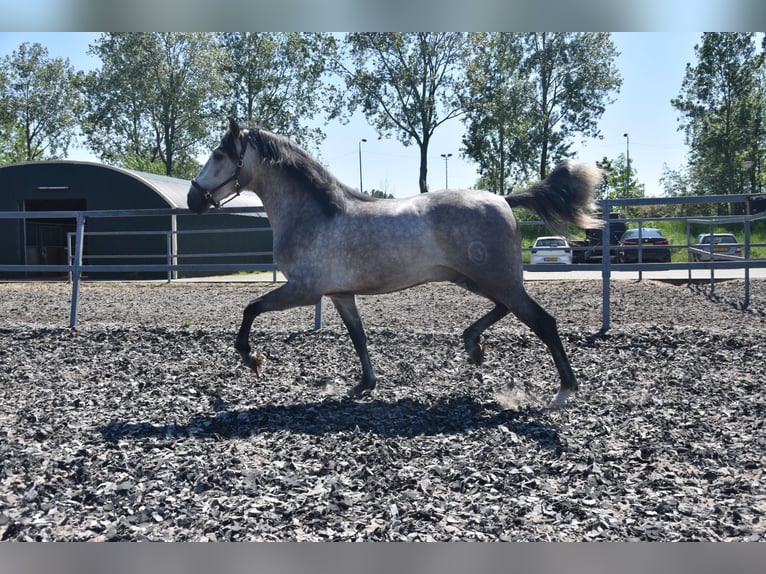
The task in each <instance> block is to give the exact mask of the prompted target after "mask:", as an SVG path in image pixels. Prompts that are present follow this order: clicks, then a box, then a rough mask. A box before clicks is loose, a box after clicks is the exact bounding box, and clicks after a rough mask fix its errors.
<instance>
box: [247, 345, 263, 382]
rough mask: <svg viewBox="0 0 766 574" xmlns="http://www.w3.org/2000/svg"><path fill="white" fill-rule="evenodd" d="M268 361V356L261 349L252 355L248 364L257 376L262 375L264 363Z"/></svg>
mask: <svg viewBox="0 0 766 574" xmlns="http://www.w3.org/2000/svg"><path fill="white" fill-rule="evenodd" d="M265 362H266V357H264V355H263V353H261V352H260V351H256V352H255V353H254V354H252V355H250V361H249V362H248V363H247V366H248V367H250V370H251V371H253V372H254V373H255V376H257V377H260V376H261V375H262V374H263V364H264V363H265Z"/></svg>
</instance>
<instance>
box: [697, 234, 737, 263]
mask: <svg viewBox="0 0 766 574" xmlns="http://www.w3.org/2000/svg"><path fill="white" fill-rule="evenodd" d="M711 245H712V246H713V252H712V253H710V246H711ZM693 247H695V248H696V249H702V250H704V251H706V252H707V253H699V252H697V251H690V255H691V256H692V260H693V261H710V260H711V259H721V258H720V257H718V256H719V255H729V256H732V257H742V245H741V244H740V243H739V241H737V236H736V235H734V234H733V233H713V234H710V233H700V234H699V235H698V236H697V243H696V244H695V245H694V246H693ZM711 255H712V257H711Z"/></svg>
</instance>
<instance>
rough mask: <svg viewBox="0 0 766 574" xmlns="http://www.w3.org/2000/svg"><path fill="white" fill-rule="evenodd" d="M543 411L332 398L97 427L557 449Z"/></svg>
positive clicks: (124, 434)
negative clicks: (512, 437) (516, 439)
mask: <svg viewBox="0 0 766 574" xmlns="http://www.w3.org/2000/svg"><path fill="white" fill-rule="evenodd" d="M542 413H543V409H538V408H533V407H529V408H527V409H524V410H520V411H510V410H503V411H496V410H493V411H489V410H488V409H486V408H485V406H484V405H482V404H481V403H479V402H478V401H476V399H475V398H473V397H468V396H461V397H450V398H447V399H444V400H442V401H438V402H436V403H434V404H430V405H427V404H424V403H422V402H420V401H418V400H413V399H399V400H397V401H395V402H387V401H382V400H369V401H354V400H350V399H332V400H324V401H321V402H312V403H305V404H295V405H287V406H283V405H264V406H261V407H255V408H251V409H244V410H226V411H222V412H219V413H217V414H215V415H197V416H195V417H193V418H192V419H191V420H190V421H189V422H188V423H186V424H176V423H164V424H156V423H152V422H127V421H113V422H111V423H109V424H108V425H106V426H103V427H100V428H99V429H98V431H99V432H100V433H101V435H102V437H103V438H104V440H105V441H107V442H112V443H115V442H117V441H119V440H123V439H136V440H140V439H159V440H163V439H164V440H174V439H184V438H197V439H213V440H226V439H233V438H247V437H250V436H253V435H256V434H261V433H272V432H280V431H290V432H294V433H300V434H307V435H315V436H318V435H325V434H333V433H347V432H354V433H371V434H375V435H378V436H380V437H383V438H413V437H417V436H437V435H454V434H462V433H469V432H473V431H481V430H486V429H497V428H499V427H501V426H503V429H502V430H503V431H504V432H506V431H507V432H510V433H514V434H516V435H517V436H523V437H527V438H529V439H532V440H534V441H536V442H537V443H539V444H540V446H542V447H544V448H547V449H552V450H558V449H560V448H561V447H562V445H561V441H560V438H559V434H558V429H557V428H556V427H555V426H553V425H550V424H546V423H544V422H541V421H540V420H538V419H540V418H544V417H541V415H542Z"/></svg>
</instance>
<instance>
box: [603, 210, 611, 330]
mask: <svg viewBox="0 0 766 574" xmlns="http://www.w3.org/2000/svg"><path fill="white" fill-rule="evenodd" d="M601 209H602V216H603V218H604V229H603V230H602V231H601V330H602V331H603V332H606V331H608V330H609V323H610V318H609V312H610V310H609V299H610V293H609V288H610V285H609V283H610V281H611V279H612V261H611V260H612V232H611V230H610V225H609V220H610V219H611V213H612V205H611V204H610V203H609V200H606V199H605V200H604V203H603V204H602V208H601Z"/></svg>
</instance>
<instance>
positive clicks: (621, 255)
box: [617, 227, 670, 263]
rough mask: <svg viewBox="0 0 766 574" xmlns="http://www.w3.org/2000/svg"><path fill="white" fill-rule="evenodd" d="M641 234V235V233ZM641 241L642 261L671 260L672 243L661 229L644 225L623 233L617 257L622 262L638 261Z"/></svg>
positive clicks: (665, 261) (657, 261)
mask: <svg viewBox="0 0 766 574" xmlns="http://www.w3.org/2000/svg"><path fill="white" fill-rule="evenodd" d="M639 234H640V235H639ZM639 241H641V250H640V254H641V263H648V262H654V263H668V262H669V261H670V247H669V245H670V243H669V242H668V240H667V238H666V237H665V236H664V235H663V234H662V232H661V231H660V230H659V229H654V228H653V227H642V228H641V229H638V228H636V229H628V230H627V231H625V233H623V234H622V238H621V239H620V247H619V249H618V250H617V258H618V260H619V262H620V263H638V261H639V249H638V245H639V243H638V242H639Z"/></svg>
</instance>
